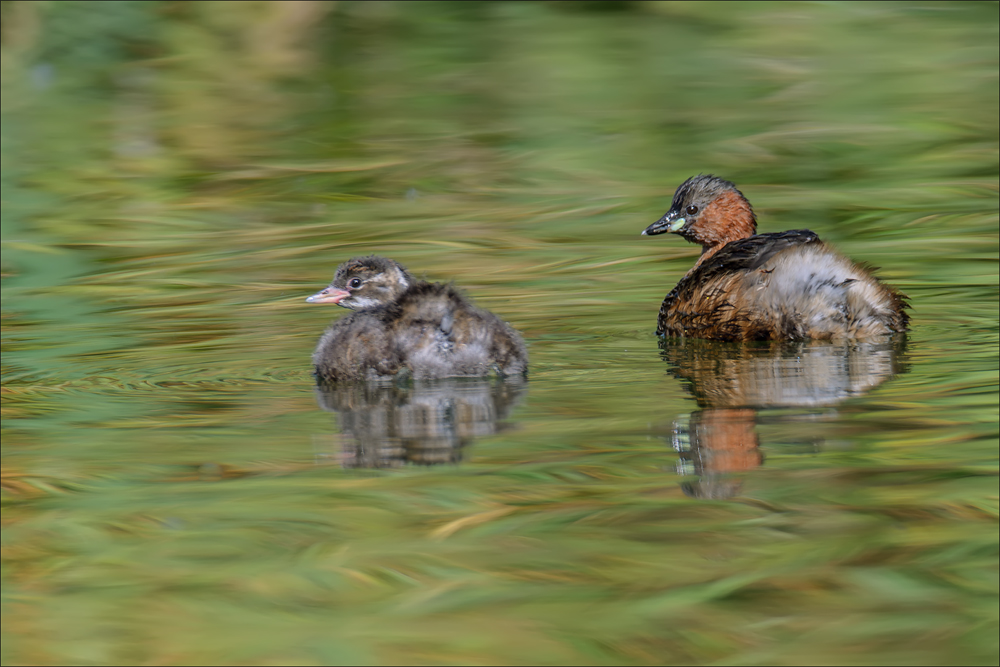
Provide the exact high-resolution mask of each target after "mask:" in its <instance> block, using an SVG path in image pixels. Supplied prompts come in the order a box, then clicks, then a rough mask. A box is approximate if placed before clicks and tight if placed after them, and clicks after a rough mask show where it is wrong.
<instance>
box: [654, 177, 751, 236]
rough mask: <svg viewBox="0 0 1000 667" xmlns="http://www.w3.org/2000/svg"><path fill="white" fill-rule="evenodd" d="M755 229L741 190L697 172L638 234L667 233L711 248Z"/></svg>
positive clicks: (749, 209)
mask: <svg viewBox="0 0 1000 667" xmlns="http://www.w3.org/2000/svg"><path fill="white" fill-rule="evenodd" d="M756 231H757V217H756V216H755V215H754V212H753V208H752V207H751V206H750V202H748V201H747V199H746V197H744V196H743V193H742V192H740V191H739V190H737V189H736V186H735V185H733V184H732V183H730V182H729V181H726V180H723V179H721V178H718V177H716V176H712V175H706V174H701V175H699V176H692V177H691V178H689V179H687V180H686V181H684V182H683V183H681V186H680V187H679V188H677V192H675V193H674V201H673V203H671V205H670V210H669V211H667V212H666V213H665V214H664V215H663V217H662V218H660V219H659V220H657V221H656V222H654V223H653V224H651V225H650V226H649V227H647V228H646V229H645V230H643V232H642V233H643V235H645V236H653V235H655V234H665V233H667V232H670V233H672V234H679V235H680V236H682V237H683V238H684V239H685V240H687V241H690V242H691V243H697V244H699V245H702V246H705V247H706V248H711V247H716V246H722V245H725V244H726V243H729V242H730V241H737V240H739V239H745V238H747V237H749V236H753V235H754V234H755V233H756Z"/></svg>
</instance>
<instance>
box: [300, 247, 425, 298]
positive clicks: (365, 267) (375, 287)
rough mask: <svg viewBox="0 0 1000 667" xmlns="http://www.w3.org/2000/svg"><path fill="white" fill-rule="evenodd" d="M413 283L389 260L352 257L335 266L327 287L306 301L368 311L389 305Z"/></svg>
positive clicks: (407, 273) (411, 277) (376, 257)
mask: <svg viewBox="0 0 1000 667" xmlns="http://www.w3.org/2000/svg"><path fill="white" fill-rule="evenodd" d="M413 283H414V280H413V276H411V275H410V273H409V272H408V271H407V270H406V269H405V268H404V267H403V266H402V265H401V264H399V263H397V262H394V261H392V260H391V259H387V258H385V257H378V256H376V255H370V256H368V257H355V258H353V259H349V260H347V261H346V262H344V263H343V264H341V265H340V266H338V267H337V272H336V273H335V274H334V275H333V280H332V281H331V282H330V285H329V286H328V287H327V288H326V289H324V290H322V291H320V292H317V293H316V294H313V295H312V296H311V297H309V298H307V299H306V301H307V302H308V303H334V304H337V305H338V306H341V307H343V308H350V309H351V310H371V309H373V308H379V307H381V306H384V305H386V304H389V303H392V302H393V301H395V300H396V299H398V298H399V296H400V295H401V294H402V293H403V292H405V291H406V289H407V288H408V287H410V285H412V284H413Z"/></svg>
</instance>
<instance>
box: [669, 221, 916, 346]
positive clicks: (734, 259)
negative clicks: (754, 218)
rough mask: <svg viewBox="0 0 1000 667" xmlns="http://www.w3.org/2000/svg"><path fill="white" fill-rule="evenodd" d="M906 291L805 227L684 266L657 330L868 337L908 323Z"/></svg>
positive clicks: (744, 242)
mask: <svg viewBox="0 0 1000 667" xmlns="http://www.w3.org/2000/svg"><path fill="white" fill-rule="evenodd" d="M905 307H906V304H905V298H904V297H902V296H901V295H900V294H898V293H897V292H895V291H894V290H893V289H892V288H890V287H888V286H886V285H885V284H883V283H881V282H879V281H878V279H877V278H875V277H874V276H873V275H872V274H871V273H870V272H869V271H868V270H867V269H865V268H864V267H862V266H859V265H857V264H855V263H854V262H852V261H851V260H849V259H847V258H845V257H843V256H841V255H839V254H837V253H836V252H834V251H832V250H830V249H829V248H828V247H827V246H825V245H824V244H823V243H822V242H820V240H819V237H818V236H817V235H816V234H814V233H813V232H811V231H808V230H795V231H789V232H779V233H775V234H759V235H755V236H751V237H749V238H746V239H741V240H739V241H733V242H731V243H729V244H727V245H726V246H725V247H724V248H722V249H721V250H719V251H718V252H717V253H715V255H713V256H712V257H711V258H710V259H708V260H707V261H706V262H704V263H703V264H702V265H700V266H698V267H697V268H696V269H694V270H693V271H691V272H690V273H688V274H687V275H686V276H684V278H682V279H681V281H680V282H679V283H678V284H677V286H676V287H675V288H674V290H673V291H672V292H670V294H668V295H667V297H666V299H664V301H663V305H662V306H661V307H660V315H659V319H658V327H657V333H659V334H661V335H673V336H693V337H698V338H712V339H716V340H787V339H799V338H815V339H833V338H867V337H871V336H877V335H883V334H890V333H894V332H897V331H904V330H905V329H906V323H907V317H906V314H905V313H904V312H903V310H902V309H903V308H905Z"/></svg>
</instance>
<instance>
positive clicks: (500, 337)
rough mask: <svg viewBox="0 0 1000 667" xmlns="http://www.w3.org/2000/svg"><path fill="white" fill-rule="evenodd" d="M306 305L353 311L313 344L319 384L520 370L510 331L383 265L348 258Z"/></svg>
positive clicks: (445, 288)
mask: <svg viewBox="0 0 1000 667" xmlns="http://www.w3.org/2000/svg"><path fill="white" fill-rule="evenodd" d="M306 301H308V302H309V303H335V304H337V305H339V306H343V307H344V308H350V309H351V310H354V311H355V312H354V313H352V314H350V315H348V316H347V317H343V318H341V319H339V320H337V321H336V322H334V323H333V324H331V325H330V327H329V328H328V329H327V330H326V332H325V333H324V334H323V336H322V337H321V338H320V340H319V344H318V345H317V346H316V351H315V352H314V353H313V365H314V366H315V368H316V375H317V377H318V379H320V380H322V381H330V382H332V381H337V380H350V379H366V378H377V377H385V376H390V375H395V374H396V373H398V372H399V371H401V370H403V369H408V370H409V371H410V372H411V373H412V374H413V377H415V378H440V377H453V376H480V375H487V374H489V373H490V372H491V371H493V370H495V371H497V372H498V373H499V374H501V375H518V374H522V373H524V372H525V371H526V370H527V367H528V353H527V350H526V349H525V347H524V341H522V340H521V336H520V334H518V333H517V332H516V331H515V330H514V329H513V328H512V327H511V326H510V325H508V324H507V323H505V322H503V321H502V320H501V319H500V318H498V317H497V316H496V315H494V314H493V313H491V312H489V311H486V310H482V309H480V308H476V307H475V306H473V305H472V304H471V303H470V302H469V300H468V299H466V298H465V297H464V296H463V295H462V294H460V293H459V292H458V291H457V290H456V289H455V288H454V287H452V286H451V285H444V284H441V283H427V282H424V281H422V280H416V279H414V278H413V276H411V275H410V274H409V272H407V270H406V269H405V268H403V267H402V266H401V265H400V264H397V263H396V262H394V261H392V260H391V259H386V258H384V257H375V256H371V257H355V258H354V259H351V260H348V261H346V262H344V263H343V264H341V265H340V266H339V267H338V268H337V272H336V274H334V276H333V282H331V283H330V285H329V287H327V288H326V289H324V290H322V291H321V292H318V293H316V294H314V295H312V296H311V297H309V298H308V299H306Z"/></svg>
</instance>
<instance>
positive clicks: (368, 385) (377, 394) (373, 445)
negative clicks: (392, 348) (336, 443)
mask: <svg viewBox="0 0 1000 667" xmlns="http://www.w3.org/2000/svg"><path fill="white" fill-rule="evenodd" d="M526 390H527V382H526V381H525V379H524V378H523V377H519V376H515V377H511V378H447V379H442V380H416V381H413V382H410V383H406V386H403V385H402V384H401V383H395V382H394V383H389V382H348V383H339V384H336V385H321V386H320V387H319V388H318V389H317V394H316V395H317V400H318V401H319V404H320V406H321V407H322V408H323V409H324V410H328V411H330V412H335V413H336V414H337V419H338V422H339V424H338V425H339V427H340V430H341V432H342V434H343V436H344V438H343V441H342V442H343V451H342V459H341V462H342V464H343V465H344V466H345V467H348V468H386V467H395V466H400V465H403V464H405V463H415V464H421V465H434V464H437V463H449V462H457V461H459V460H460V459H461V458H462V449H463V448H464V447H465V446H466V445H468V444H469V443H471V442H472V440H473V439H474V438H476V437H481V436H485V435H489V434H492V433H496V432H497V431H499V430H501V429H502V422H503V420H504V419H505V418H506V417H507V414H508V413H509V412H510V410H511V408H513V406H515V405H516V404H517V403H518V402H519V401H520V399H521V398H522V397H523V396H524V393H525V391H526Z"/></svg>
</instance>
